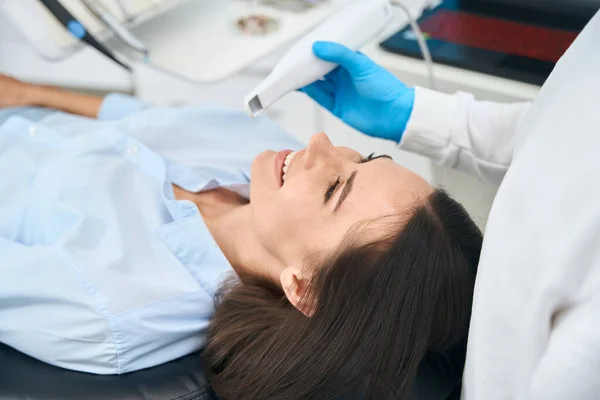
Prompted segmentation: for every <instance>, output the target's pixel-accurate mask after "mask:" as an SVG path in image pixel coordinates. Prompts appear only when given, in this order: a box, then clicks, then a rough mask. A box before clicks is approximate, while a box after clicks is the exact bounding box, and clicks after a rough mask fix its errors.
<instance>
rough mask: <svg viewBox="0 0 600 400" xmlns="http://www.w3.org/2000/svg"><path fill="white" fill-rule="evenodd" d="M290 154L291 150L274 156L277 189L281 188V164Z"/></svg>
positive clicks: (282, 151)
mask: <svg viewBox="0 0 600 400" xmlns="http://www.w3.org/2000/svg"><path fill="white" fill-rule="evenodd" d="M292 152H293V151H292V150H281V151H280V152H278V153H277V154H275V178H276V179H277V181H278V182H279V187H281V186H283V163H284V162H285V158H286V157H287V156H288V155H289V154H290V153H292Z"/></svg>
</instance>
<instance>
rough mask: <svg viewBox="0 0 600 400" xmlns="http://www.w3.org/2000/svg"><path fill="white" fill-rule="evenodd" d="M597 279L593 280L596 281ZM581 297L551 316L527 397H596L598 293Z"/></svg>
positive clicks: (599, 365)
mask: <svg viewBox="0 0 600 400" xmlns="http://www.w3.org/2000/svg"><path fill="white" fill-rule="evenodd" d="M597 282H598V281H596V283H597ZM597 286H598V285H596V293H593V294H592V293H590V294H589V295H586V296H581V297H582V299H578V300H579V301H576V302H575V303H574V304H570V305H568V306H566V307H565V308H564V309H563V310H561V311H560V312H559V313H557V314H556V315H555V317H554V318H553V321H551V322H552V324H551V326H552V330H551V332H550V335H549V337H548V341H547V342H546V343H545V347H544V348H543V354H542V356H541V357H540V361H539V363H538V364H537V365H536V366H535V368H534V371H533V375H532V379H531V381H530V383H529V393H528V395H527V398H529V399H535V400H538V399H539V400H542V399H543V400H571V399H578V400H596V399H598V397H599V394H600V375H599V374H598V371H600V334H599V333H598V332H600V312H598V310H600V295H598V290H597V289H598V288H597Z"/></svg>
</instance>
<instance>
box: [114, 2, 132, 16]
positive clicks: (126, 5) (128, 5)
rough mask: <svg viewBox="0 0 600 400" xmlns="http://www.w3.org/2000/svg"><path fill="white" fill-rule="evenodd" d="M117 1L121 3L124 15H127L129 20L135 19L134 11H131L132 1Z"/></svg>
mask: <svg viewBox="0 0 600 400" xmlns="http://www.w3.org/2000/svg"><path fill="white" fill-rule="evenodd" d="M117 3H119V7H121V11H123V15H125V18H126V19H127V21H131V20H133V19H134V15H133V11H131V3H129V0H117Z"/></svg>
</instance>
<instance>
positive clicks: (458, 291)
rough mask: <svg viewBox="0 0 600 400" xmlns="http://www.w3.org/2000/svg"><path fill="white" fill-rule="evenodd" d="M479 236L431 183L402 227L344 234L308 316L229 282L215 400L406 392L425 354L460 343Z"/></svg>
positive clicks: (215, 358) (219, 317) (213, 361)
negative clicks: (360, 237) (374, 235)
mask: <svg viewBox="0 0 600 400" xmlns="http://www.w3.org/2000/svg"><path fill="white" fill-rule="evenodd" d="M481 242H482V235H481V231H480V230H479V229H478V228H477V226H476V225H475V224H474V223H473V221H472V220H471V218H470V217H469V215H468V214H467V212H466V211H465V210H464V208H463V207H462V206H461V205H460V204H458V203H457V202H456V201H454V200H453V199H452V198H450V197H449V196H448V195H447V193H446V192H444V191H442V190H435V191H434V192H433V193H432V194H431V195H430V196H429V197H428V198H427V199H425V200H424V201H422V202H420V203H419V204H418V205H416V206H415V208H414V210H412V211H411V214H410V216H409V217H408V219H407V222H406V223H404V224H402V228H401V230H400V231H398V230H396V231H395V232H394V234H393V235H392V236H389V237H387V238H384V239H383V240H380V241H378V242H376V243H367V244H364V243H363V244H360V245H356V244H352V243H356V242H355V241H347V242H346V243H345V245H344V246H343V247H341V248H340V250H338V251H337V252H336V254H334V255H332V256H330V257H328V258H327V259H326V260H324V261H323V262H322V263H321V264H320V265H321V266H320V267H319V268H318V269H317V271H318V272H316V273H315V274H314V278H313V279H312V282H311V284H310V288H309V289H308V292H309V293H310V298H309V299H308V301H312V300H311V299H315V300H316V308H315V312H314V315H313V316H312V317H306V316H305V315H303V314H302V313H300V312H299V311H298V310H297V309H296V308H295V307H294V306H293V305H291V304H290V303H289V301H288V300H287V298H286V297H285V295H284V293H283V291H282V290H281V288H280V287H278V286H277V285H275V284H273V283H271V282H269V281H267V280H263V279H259V278H254V279H250V280H248V279H245V280H244V283H243V284H242V283H239V282H237V281H235V282H234V281H231V282H229V283H228V284H227V285H225V286H224V287H223V289H222V290H221V292H220V296H218V298H217V307H216V313H215V316H214V319H213V321H212V323H211V326H210V327H209V330H208V334H207V347H206V349H205V351H204V358H205V361H206V363H207V369H208V373H209V379H210V382H211V384H212V387H213V389H214V391H215V393H216V394H217V396H219V398H220V399H222V400H265V399H268V400H274V399H285V400H296V399H297V400H306V399H331V398H335V397H336V396H339V395H342V394H344V393H352V392H353V391H355V390H358V389H357V388H358V387H359V386H361V385H362V387H363V388H364V386H365V382H367V389H366V390H365V394H366V397H367V398H369V399H387V398H390V397H391V398H400V399H402V398H405V397H406V396H407V395H408V394H409V393H410V390H411V386H412V383H413V380H414V378H415V375H416V371H417V369H418V366H419V364H420V362H421V360H422V359H423V357H424V356H425V355H426V354H427V353H428V352H442V351H444V350H446V349H448V348H449V347H451V346H452V345H453V344H455V343H457V342H458V341H460V340H462V339H464V338H465V336H466V334H467V331H468V326H469V318H470V310H471V301H472V295H473V284H474V277H475V269H476V266H477V263H478V261H479V253H480V251H481Z"/></svg>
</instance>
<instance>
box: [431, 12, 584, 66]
mask: <svg viewBox="0 0 600 400" xmlns="http://www.w3.org/2000/svg"><path fill="white" fill-rule="evenodd" d="M421 30H422V31H423V32H426V33H428V34H429V35H430V36H431V37H432V38H433V39H439V40H443V41H445V42H450V43H456V44H460V45H463V46H469V47H475V48H479V49H485V50H491V51H496V52H500V53H506V54H513V55H518V56H524V57H529V58H535V59H538V60H543V61H552V62H556V61H558V59H559V58H560V57H561V56H562V55H563V54H564V52H565V51H566V50H567V49H568V48H569V46H570V45H571V43H573V41H574V40H575V38H576V37H577V33H575V32H569V31H561V30H557V29H549V28H542V27H539V26H535V25H527V24H522V23H519V22H512V21H507V20H503V19H499V18H492V17H484V16H479V15H475V14H469V13H465V12H456V11H450V10H439V11H438V12H436V13H435V14H434V15H432V16H431V17H429V18H427V19H426V20H425V21H423V22H422V23H421Z"/></svg>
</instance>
